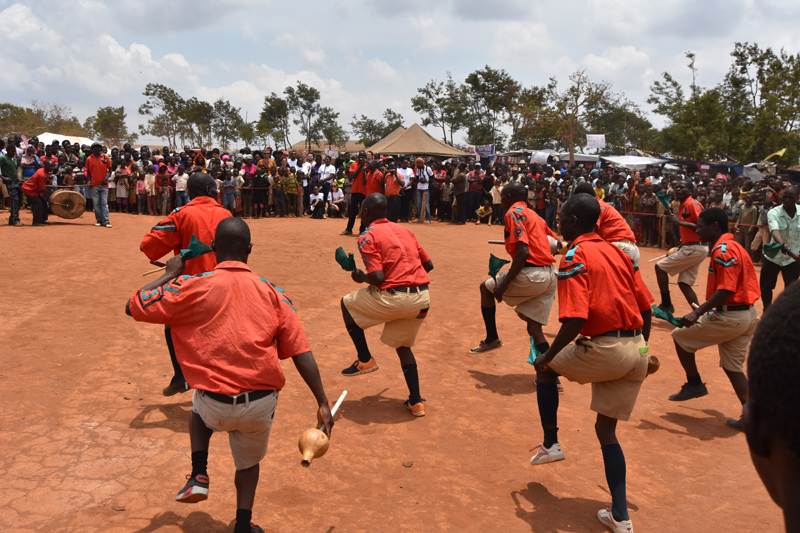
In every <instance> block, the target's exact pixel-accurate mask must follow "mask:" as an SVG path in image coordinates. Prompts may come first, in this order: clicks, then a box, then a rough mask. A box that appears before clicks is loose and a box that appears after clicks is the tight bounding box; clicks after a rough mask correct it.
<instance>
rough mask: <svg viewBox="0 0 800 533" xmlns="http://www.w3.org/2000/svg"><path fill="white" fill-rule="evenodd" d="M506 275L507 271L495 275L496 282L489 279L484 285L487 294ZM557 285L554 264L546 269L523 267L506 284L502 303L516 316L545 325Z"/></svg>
mask: <svg viewBox="0 0 800 533" xmlns="http://www.w3.org/2000/svg"><path fill="white" fill-rule="evenodd" d="M507 275H508V271H505V272H502V273H500V274H498V275H497V282H495V281H494V280H493V279H491V278H489V279H487V280H486V281H485V282H484V285H485V286H486V288H487V289H489V292H492V291H494V288H495V287H496V286H497V284H498V283H501V282H502V281H503V280H504V279H506V276H507ZM557 284H558V277H557V276H556V266H555V264H553V265H549V266H546V267H533V266H532V267H525V268H523V269H522V270H521V271H520V273H519V274H517V277H515V278H514V279H513V280H511V283H509V284H508V289H507V290H506V292H505V294H503V301H504V302H505V303H507V304H508V305H510V306H511V307H513V308H514V310H515V311H516V312H517V314H519V315H521V316H524V317H527V318H529V319H531V320H533V321H534V322H536V323H538V324H543V325H547V319H548V318H549V317H550V308H551V307H553V298H555V295H556V285H557Z"/></svg>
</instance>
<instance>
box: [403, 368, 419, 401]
mask: <svg viewBox="0 0 800 533" xmlns="http://www.w3.org/2000/svg"><path fill="white" fill-rule="evenodd" d="M403 377H404V378H406V385H408V402H409V403H410V404H411V405H414V404H417V403H419V402H421V401H422V396H420V394H419V373H418V372H417V364H416V363H414V364H413V365H403Z"/></svg>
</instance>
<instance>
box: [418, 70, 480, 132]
mask: <svg viewBox="0 0 800 533" xmlns="http://www.w3.org/2000/svg"><path fill="white" fill-rule="evenodd" d="M411 107H412V109H414V111H415V112H417V113H419V114H421V115H422V125H423V126H435V127H437V128H441V129H442V140H443V141H444V142H449V143H450V145H451V146H452V144H453V133H454V132H457V131H459V130H461V129H462V128H463V127H464V126H465V125H466V117H465V113H464V110H465V107H466V106H465V101H464V93H463V91H462V90H461V88H460V87H458V86H457V85H456V82H455V81H453V77H452V76H451V75H450V73H449V72H448V73H447V81H446V82H441V81H436V80H431V81H429V82H428V83H427V84H426V85H425V87H421V88H419V89H417V96H415V97H413V98H412V99H411ZM448 134H449V135H450V139H449V141H448V138H447V137H448Z"/></svg>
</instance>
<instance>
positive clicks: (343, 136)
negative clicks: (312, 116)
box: [316, 107, 347, 148]
mask: <svg viewBox="0 0 800 533" xmlns="http://www.w3.org/2000/svg"><path fill="white" fill-rule="evenodd" d="M338 120H339V113H337V112H335V111H334V110H333V109H331V108H330V107H323V108H322V109H320V112H319V117H317V121H318V122H319V124H318V125H317V128H316V129H317V130H318V131H319V132H320V135H321V138H322V139H324V140H325V142H326V143H327V145H328V148H332V147H334V146H337V147H342V146H344V145H345V144H346V143H347V131H345V129H344V128H343V127H341V126H340V125H339V122H338Z"/></svg>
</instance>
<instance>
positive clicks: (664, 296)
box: [661, 291, 672, 306]
mask: <svg viewBox="0 0 800 533" xmlns="http://www.w3.org/2000/svg"><path fill="white" fill-rule="evenodd" d="M661 305H665V306H666V305H672V298H671V297H670V295H669V291H667V292H662V293H661Z"/></svg>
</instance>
